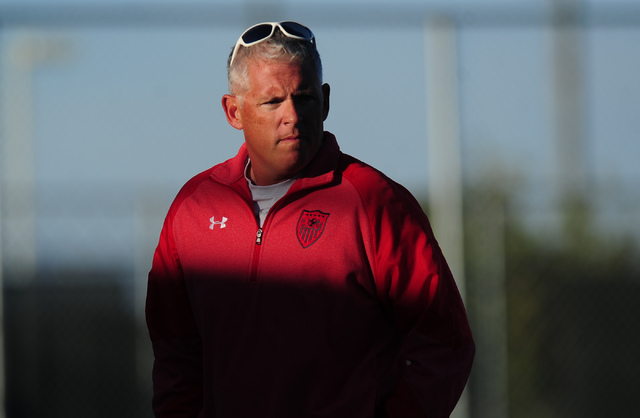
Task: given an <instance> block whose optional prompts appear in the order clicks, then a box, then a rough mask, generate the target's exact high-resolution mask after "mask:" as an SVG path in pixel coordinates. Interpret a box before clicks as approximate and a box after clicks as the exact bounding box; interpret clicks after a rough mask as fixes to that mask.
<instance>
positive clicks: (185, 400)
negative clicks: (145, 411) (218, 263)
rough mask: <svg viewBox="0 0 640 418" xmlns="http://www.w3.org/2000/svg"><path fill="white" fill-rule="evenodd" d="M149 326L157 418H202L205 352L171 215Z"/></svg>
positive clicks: (151, 290) (151, 285)
mask: <svg viewBox="0 0 640 418" xmlns="http://www.w3.org/2000/svg"><path fill="white" fill-rule="evenodd" d="M146 320H147V327H148V329H149V335H150V337H151V343H152V346H153V352H154V364H153V374H152V379H153V400H152V406H153V411H154V413H155V416H156V417H163V418H165V417H180V418H184V417H197V416H198V414H200V411H201V409H202V346H201V341H200V337H199V333H198V331H197V327H196V324H195V321H194V318H193V313H192V310H191V306H190V303H189V297H188V294H187V289H186V286H185V281H184V277H183V274H182V269H181V267H180V260H179V257H178V252H177V250H176V247H175V243H174V239H173V233H172V224H171V210H170V213H169V215H168V216H167V219H166V220H165V223H164V226H163V229H162V232H161V235H160V241H159V244H158V247H157V248H156V251H155V254H154V257H153V265H152V268H151V271H150V272H149V280H148V287H147V301H146Z"/></svg>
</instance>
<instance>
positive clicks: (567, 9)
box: [552, 0, 587, 209]
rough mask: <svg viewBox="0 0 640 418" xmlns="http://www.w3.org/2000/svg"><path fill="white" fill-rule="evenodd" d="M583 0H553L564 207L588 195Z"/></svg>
mask: <svg viewBox="0 0 640 418" xmlns="http://www.w3.org/2000/svg"><path fill="white" fill-rule="evenodd" d="M580 8H581V0H554V2H553V17H552V19H553V26H552V37H553V38H552V39H553V61H552V65H553V84H552V87H553V98H554V119H555V141H556V146H557V148H556V150H557V157H556V158H557V160H556V167H557V175H558V179H557V180H558V182H557V184H558V186H559V189H558V190H557V193H558V196H557V198H558V202H559V204H560V205H561V206H563V207H562V208H561V209H567V206H566V205H571V204H575V203H579V201H580V199H582V198H584V197H585V195H586V180H587V179H586V164H585V146H584V112H583V104H584V95H583V94H584V92H583V84H584V74H583V62H582V59H583V44H582V39H581V38H582V33H581V31H582V28H581V26H580V22H579V12H580Z"/></svg>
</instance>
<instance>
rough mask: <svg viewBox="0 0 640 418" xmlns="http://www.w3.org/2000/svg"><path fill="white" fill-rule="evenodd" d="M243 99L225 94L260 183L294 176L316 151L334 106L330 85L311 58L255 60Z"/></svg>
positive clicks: (225, 102)
mask: <svg viewBox="0 0 640 418" xmlns="http://www.w3.org/2000/svg"><path fill="white" fill-rule="evenodd" d="M248 70H249V71H248V76H249V78H248V83H247V85H248V89H247V91H246V92H245V94H243V97H242V99H239V98H237V97H232V96H228V95H227V96H225V98H223V107H224V108H225V112H226V114H227V119H228V120H229V123H231V125H232V126H234V127H235V128H237V129H242V130H243V131H244V138H245V142H246V144H247V150H248V152H249V157H250V158H251V171H250V176H251V180H253V181H254V182H255V183H256V184H258V185H268V184H274V183H278V182H281V181H284V180H286V179H289V178H291V177H293V176H294V175H295V174H296V173H298V172H299V171H300V170H302V169H303V168H304V167H306V166H307V164H309V162H310V161H311V160H312V159H313V157H314V156H315V155H316V152H317V151H318V149H319V148H320V145H321V143H322V136H323V122H324V120H325V119H326V117H327V114H328V112H329V86H328V85H326V84H325V85H324V86H321V85H320V81H319V80H318V77H317V76H316V72H315V68H314V67H313V65H312V64H310V63H304V64H302V65H301V64H299V63H291V62H287V61H265V60H252V61H251V62H250V63H249V67H248Z"/></svg>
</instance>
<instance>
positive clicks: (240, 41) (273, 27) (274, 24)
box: [229, 20, 316, 67]
mask: <svg viewBox="0 0 640 418" xmlns="http://www.w3.org/2000/svg"><path fill="white" fill-rule="evenodd" d="M283 23H295V24H296V25H300V26H302V27H303V28H305V29H307V30H308V31H309V33H310V34H311V37H305V36H298V35H294V34H292V33H290V32H288V31H287V30H286V29H285V28H284V27H282V24H283ZM262 25H271V33H270V34H269V35H268V36H265V37H264V38H261V39H258V40H257V41H253V42H248V43H247V42H245V41H244V40H243V39H242V38H243V37H244V35H246V34H247V32H249V31H250V30H252V29H254V28H257V27H258V26H262ZM276 28H278V29H280V32H282V33H283V34H284V35H285V36H287V37H289V38H293V39H300V40H303V41H309V42H311V43H312V44H313V45H314V46H315V44H316V37H315V35H314V34H313V32H312V31H311V29H309V28H307V27H306V26H305V25H303V24H302V23H298V22H294V21H292V20H286V21H283V22H262V23H258V24H257V25H253V26H251V27H250V28H249V29H247V30H245V31H244V32H242V35H240V37H239V38H238V42H236V46H234V47H233V52H232V53H231V59H230V60H229V67H231V66H232V65H233V61H234V60H235V58H236V54H237V53H238V49H240V45H242V46H244V47H245V48H247V47H250V46H253V45H257V44H259V43H260V42H264V41H266V40H267V39H270V38H271V37H273V34H274V33H275V31H276Z"/></svg>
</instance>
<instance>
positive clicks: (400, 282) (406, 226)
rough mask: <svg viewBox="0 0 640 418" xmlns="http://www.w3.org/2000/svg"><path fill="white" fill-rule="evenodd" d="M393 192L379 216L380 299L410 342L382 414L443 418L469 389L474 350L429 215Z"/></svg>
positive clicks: (401, 192) (398, 417)
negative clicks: (396, 380)
mask: <svg viewBox="0 0 640 418" xmlns="http://www.w3.org/2000/svg"><path fill="white" fill-rule="evenodd" d="M396 186H397V185H396ZM392 190H393V193H391V194H390V195H388V196H387V197H386V199H385V205H384V208H383V209H382V210H381V211H380V212H379V216H380V219H381V222H380V223H379V224H378V225H379V227H378V231H377V233H378V239H377V242H379V243H380V244H379V245H378V246H377V249H376V253H377V255H376V276H377V278H376V281H377V285H378V292H379V297H380V298H381V300H382V301H383V303H384V304H386V305H387V306H388V307H389V310H390V312H392V313H393V316H394V318H395V320H396V322H397V323H398V326H399V327H400V328H401V329H403V330H405V332H407V337H406V340H405V343H404V345H403V349H402V362H403V363H404V364H403V372H402V377H401V378H400V380H399V382H398V383H397V386H396V389H395V391H394V392H393V393H392V395H391V396H390V397H389V398H388V399H387V401H386V404H385V410H386V412H387V414H388V416H389V417H390V418H408V417H421V418H445V417H449V415H450V414H451V411H452V410H453V408H454V407H455V405H456V403H457V402H458V400H459V398H460V396H461V394H462V391H463V389H464V387H465V385H466V382H467V379H468V377H469V374H470V372H471V365H472V363H473V357H474V354H475V346H474V343H473V338H472V335H471V330H470V327H469V323H468V320H467V315H466V311H465V308H464V305H463V302H462V298H461V297H460V293H459V291H458V288H457V286H456V283H455V281H454V279H453V276H452V275H451V271H450V270H449V267H448V265H447V263H446V261H445V259H444V256H443V255H442V252H441V250H440V248H439V246H438V243H437V241H436V240H435V238H434V236H433V233H432V231H431V227H430V225H429V221H428V219H427V217H426V215H424V212H423V211H422V209H421V208H420V206H419V204H418V203H417V201H415V199H414V198H413V196H411V194H410V193H409V192H408V191H406V190H405V189H404V188H402V187H401V186H398V187H397V188H393V187H392Z"/></svg>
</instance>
